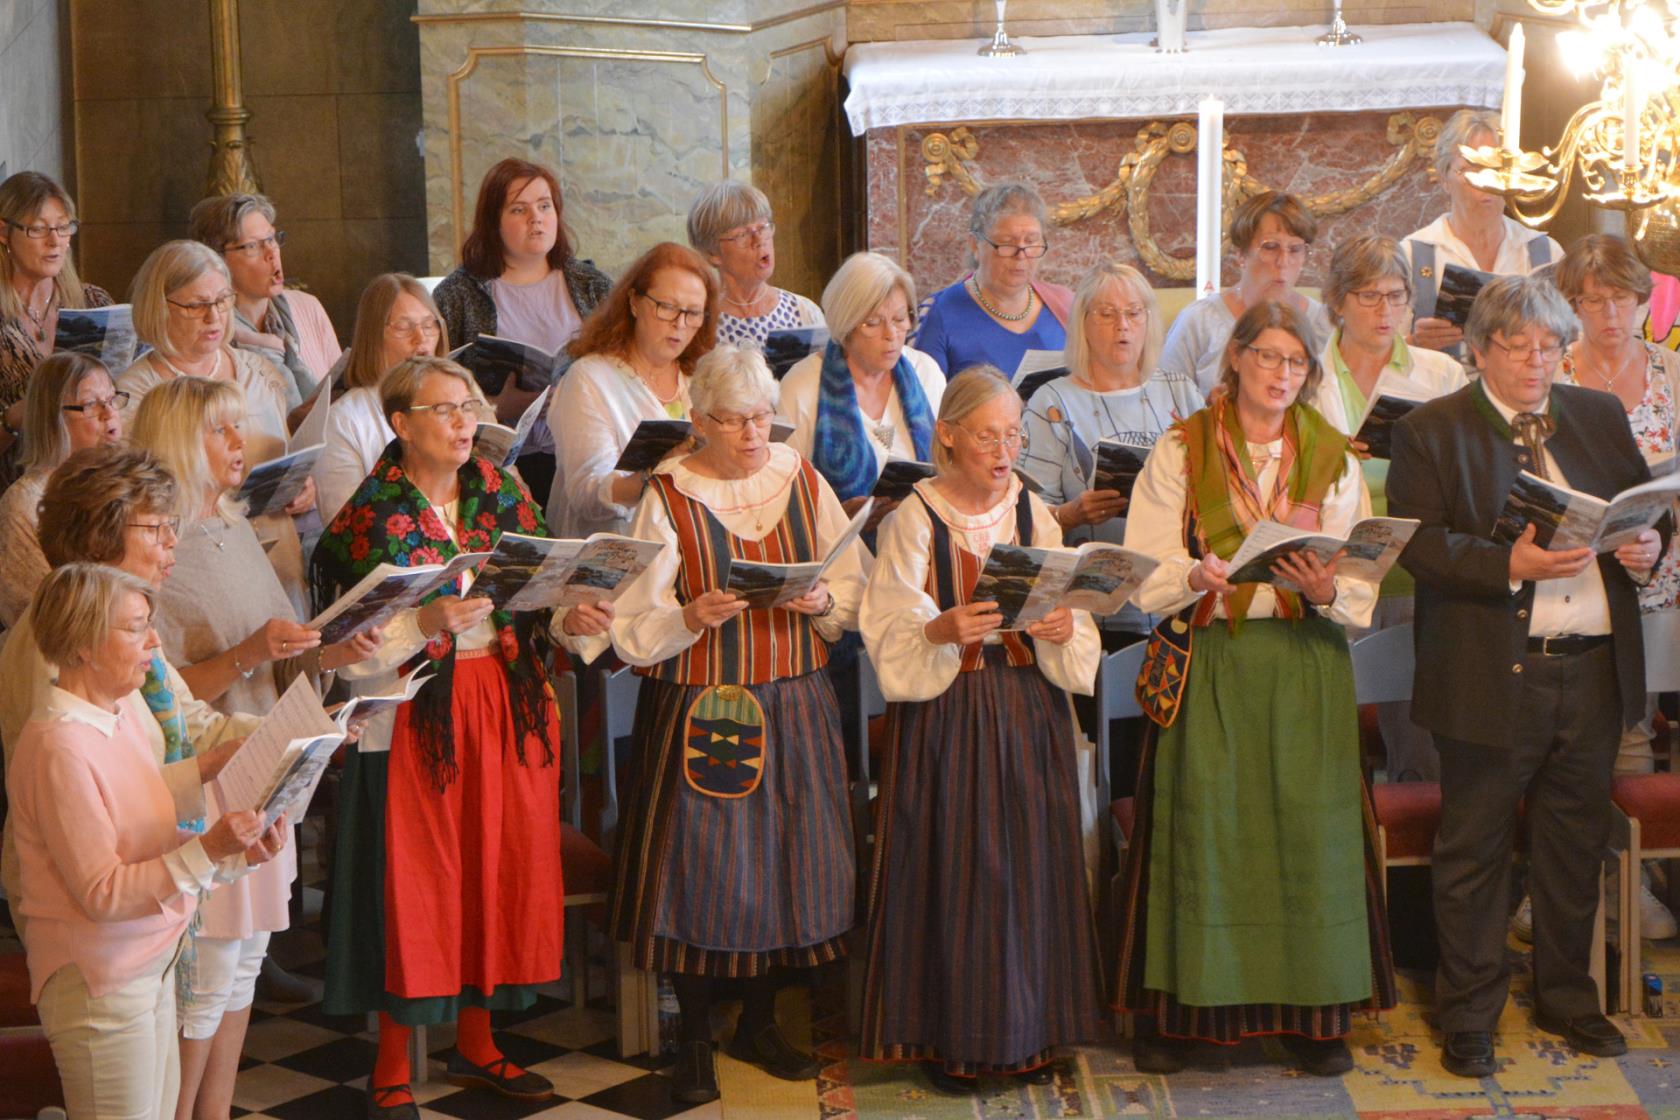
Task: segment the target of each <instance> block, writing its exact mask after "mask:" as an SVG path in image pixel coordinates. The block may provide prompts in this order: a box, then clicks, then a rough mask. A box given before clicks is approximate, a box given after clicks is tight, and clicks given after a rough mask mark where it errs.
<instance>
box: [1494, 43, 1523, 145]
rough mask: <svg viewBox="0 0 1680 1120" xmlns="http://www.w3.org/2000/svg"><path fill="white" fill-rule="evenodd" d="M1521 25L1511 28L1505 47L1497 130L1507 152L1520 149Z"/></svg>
mask: <svg viewBox="0 0 1680 1120" xmlns="http://www.w3.org/2000/svg"><path fill="white" fill-rule="evenodd" d="M1522 87H1523V27H1522V24H1520V23H1519V24H1516V25H1515V26H1513V27H1512V28H1511V42H1510V45H1509V46H1507V47H1506V48H1505V101H1504V104H1503V105H1502V106H1501V107H1500V112H1499V130H1500V131H1501V132H1502V133H1504V136H1503V137H1502V139H1503V141H1504V144H1505V150H1506V151H1507V152H1520V151H1521V150H1522Z"/></svg>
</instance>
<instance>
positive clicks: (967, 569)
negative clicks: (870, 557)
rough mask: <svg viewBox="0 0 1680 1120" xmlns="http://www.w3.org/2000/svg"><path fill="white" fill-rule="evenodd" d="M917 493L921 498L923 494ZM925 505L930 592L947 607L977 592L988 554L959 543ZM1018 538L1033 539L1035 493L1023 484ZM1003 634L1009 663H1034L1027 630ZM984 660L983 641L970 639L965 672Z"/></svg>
mask: <svg viewBox="0 0 1680 1120" xmlns="http://www.w3.org/2000/svg"><path fill="white" fill-rule="evenodd" d="M916 497H917V499H918V500H920V499H921V495H920V494H918V495H916ZM922 508H923V509H925V510H927V515H928V522H929V523H930V524H931V525H932V526H933V542H932V552H933V563H932V564H930V565H929V566H928V582H927V593H928V594H929V595H931V596H933V601H934V602H936V603H938V604H939V609H940V610H942V611H948V610H950V609H951V608H952V607H960V606H962V605H964V604H966V603H968V602H971V601H972V600H971V599H970V596H971V595H973V593H974V584H975V583H976V581H978V580H979V579H980V569H981V568H983V567H984V566H985V557H983V556H976V555H974V553H972V552H969V551H968V550H967V549H965V548H963V547H962V546H961V545H959V544H957V541H956V538H955V537H954V536H952V534H951V530H950V528H949V527H948V526H947V525H946V524H945V522H944V521H943V520H942V519H941V518H940V516H939V514H938V513H936V512H934V509H933V507H932V506H930V505H928V504H927V503H926V502H925V501H924V502H922ZM1015 540H1016V541H1017V542H1019V543H1020V544H1023V545H1030V544H1032V542H1033V523H1032V495H1031V493H1030V492H1029V491H1028V490H1027V488H1026V487H1025V486H1023V487H1021V493H1020V496H1019V497H1017V498H1016V499H1015ZM1001 637H1002V639H1003V642H1002V645H1003V650H1004V652H1005V653H1007V654H1008V655H1009V664H1010V665H1012V666H1014V667H1016V668H1019V667H1021V666H1023V665H1031V664H1032V663H1033V650H1032V639H1030V638H1028V637H1027V635H1026V634H1025V633H1023V632H1021V631H1018V630H1008V631H1005V632H1004V633H1003V634H1002V635H1001ZM984 663H985V643H984V642H970V643H969V644H968V645H966V646H964V647H963V650H962V669H961V671H962V672H964V673H972V672H974V671H975V670H976V669H978V668H980V666H981V665H982V664H984Z"/></svg>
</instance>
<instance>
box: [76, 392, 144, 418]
mask: <svg viewBox="0 0 1680 1120" xmlns="http://www.w3.org/2000/svg"><path fill="white" fill-rule="evenodd" d="M128 401H129V397H128V394H127V393H124V392H122V391H121V390H118V391H117V392H115V393H112V394H111V395H110V396H108V397H100V398H98V399H97V400H91V401H83V402H81V403H80V404H67V405H63V406H62V407H63V409H64V411H65V412H79V413H81V414H82V415H83V416H86V415H87V414H88V413H90V412H93V413H113V412H121V411H122V410H123V409H125V408H127V407H128Z"/></svg>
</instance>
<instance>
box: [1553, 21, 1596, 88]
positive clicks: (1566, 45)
mask: <svg viewBox="0 0 1680 1120" xmlns="http://www.w3.org/2000/svg"><path fill="white" fill-rule="evenodd" d="M1557 50H1558V54H1560V55H1562V56H1563V64H1564V65H1565V66H1567V67H1569V72H1570V73H1571V74H1573V75H1575V76H1576V77H1577V78H1579V77H1581V76H1582V75H1584V74H1585V73H1586V72H1587V71H1588V70H1591V69H1592V67H1593V62H1594V55H1595V54H1596V52H1595V51H1594V50H1593V48H1592V42H1591V40H1590V39H1589V38H1588V37H1587V33H1586V32H1584V31H1573V30H1571V31H1560V32H1558V36H1557Z"/></svg>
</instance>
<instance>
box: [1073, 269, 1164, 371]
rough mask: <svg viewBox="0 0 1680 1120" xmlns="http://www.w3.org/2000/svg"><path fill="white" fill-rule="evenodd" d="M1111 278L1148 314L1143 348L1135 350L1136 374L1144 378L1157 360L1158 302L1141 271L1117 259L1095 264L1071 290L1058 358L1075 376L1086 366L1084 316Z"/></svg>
mask: <svg viewBox="0 0 1680 1120" xmlns="http://www.w3.org/2000/svg"><path fill="white" fill-rule="evenodd" d="M1111 281H1112V282H1113V283H1116V284H1119V285H1120V288H1121V290H1122V291H1129V292H1131V295H1132V298H1133V299H1134V300H1136V301H1137V302H1138V303H1141V304H1143V306H1144V311H1145V314H1147V315H1148V316H1149V322H1148V325H1147V326H1146V327H1145V328H1144V331H1143V349H1142V350H1140V351H1139V352H1138V377H1139V379H1140V380H1143V381H1147V380H1149V378H1150V376H1151V375H1152V374H1153V373H1154V372H1155V366H1156V364H1157V363H1158V362H1159V361H1160V360H1161V345H1162V343H1161V336H1162V334H1163V333H1164V332H1163V331H1162V330H1161V305H1160V303H1159V302H1157V301H1156V299H1155V290H1154V289H1153V288H1151V287H1150V286H1149V281H1148V280H1146V279H1144V276H1143V273H1141V272H1139V271H1138V270H1137V269H1135V268H1133V267H1132V266H1131V265H1129V264H1121V263H1120V262H1119V261H1104V262H1103V263H1102V264H1099V265H1097V266H1096V267H1095V268H1093V269H1091V271H1089V272H1087V273H1086V274H1085V275H1084V277H1083V278H1082V279H1081V280H1080V281H1079V286H1078V287H1077V288H1075V289H1074V290H1073V310H1072V311H1071V312H1069V314H1068V324H1067V344H1066V345H1065V346H1064V347H1063V348H1062V361H1063V362H1064V363H1066V365H1067V368H1068V371H1069V372H1071V373H1073V374H1075V375H1076V376H1077V375H1078V374H1081V373H1083V372H1085V370H1087V369H1088V368H1090V365H1091V346H1090V343H1088V342H1087V341H1086V340H1085V316H1086V314H1088V313H1089V312H1090V310H1091V304H1092V303H1094V302H1095V301H1096V298H1097V296H1098V295H1099V294H1101V292H1102V290H1103V289H1104V288H1105V287H1107V286H1108V284H1109V283H1110V282H1111Z"/></svg>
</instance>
